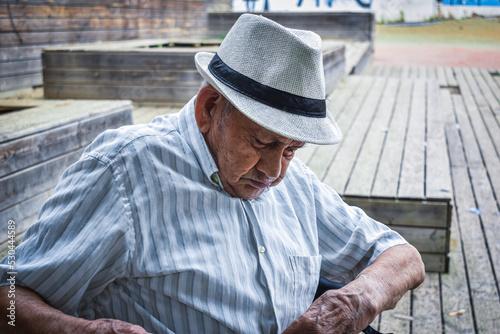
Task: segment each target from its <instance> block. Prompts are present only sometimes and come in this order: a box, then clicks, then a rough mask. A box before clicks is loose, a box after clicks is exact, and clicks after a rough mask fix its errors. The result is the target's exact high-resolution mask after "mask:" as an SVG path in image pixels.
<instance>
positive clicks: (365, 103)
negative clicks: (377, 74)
mask: <svg viewBox="0 0 500 334" xmlns="http://www.w3.org/2000/svg"><path fill="white" fill-rule="evenodd" d="M372 80H374V81H373V84H372V85H371V86H372V87H371V90H370V91H369V92H368V95H367V96H366V98H365V99H363V100H362V103H361V105H360V109H361V110H359V108H358V110H355V109H354V110H352V111H354V112H353V113H352V114H351V116H350V118H351V119H352V125H350V126H349V128H348V129H347V130H343V133H344V136H345V139H344V141H343V143H342V145H341V146H339V148H338V152H337V153H336V157H335V160H334V161H333V162H332V164H331V165H330V169H329V171H328V172H327V174H326V175H325V177H324V179H323V182H325V183H326V184H328V185H330V186H331V187H332V188H333V189H335V190H337V191H338V192H339V193H340V194H343V193H344V191H345V187H346V185H347V182H348V180H349V175H350V173H351V170H352V167H353V165H354V162H355V159H356V156H357V155H358V152H359V150H360V147H361V145H362V143H363V140H364V135H363V134H365V133H366V131H367V129H368V128H369V126H370V122H371V119H372V118H373V116H374V115H375V113H376V111H377V110H376V107H377V104H378V102H379V100H380V98H381V94H382V91H383V87H384V85H385V79H384V78H374V79H372V78H368V79H367V81H370V82H372ZM342 116H343V115H342Z"/></svg>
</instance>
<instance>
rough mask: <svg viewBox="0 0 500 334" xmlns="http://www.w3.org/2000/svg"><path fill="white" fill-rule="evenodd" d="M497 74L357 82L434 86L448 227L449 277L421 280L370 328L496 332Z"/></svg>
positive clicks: (400, 73) (405, 70) (386, 73)
mask: <svg viewBox="0 0 500 334" xmlns="http://www.w3.org/2000/svg"><path fill="white" fill-rule="evenodd" d="M498 73H499V71H498V69H493V70H491V69H476V68H440V67H422V66H419V67H417V66H413V67H371V68H367V69H366V71H365V72H364V75H365V76H375V77H378V78H380V77H385V78H388V77H392V78H398V79H408V78H413V80H416V79H417V78H418V79H435V80H437V81H438V82H439V85H440V89H439V98H440V101H441V108H442V111H443V113H444V114H443V115H444V125H445V138H446V149H447V155H448V158H449V162H450V163H449V166H448V171H449V176H450V177H451V181H452V204H453V210H452V220H451V244H450V246H451V247H450V253H449V256H450V263H449V272H448V273H446V274H444V273H427V277H426V280H425V282H424V284H423V285H422V286H421V287H420V288H418V289H417V290H415V291H413V292H411V293H408V294H407V295H406V296H405V297H404V298H403V300H402V301H401V302H400V303H399V304H398V306H397V307H396V309H395V310H392V311H387V312H384V313H382V314H381V316H380V317H379V319H378V320H377V323H376V324H375V325H376V326H377V327H378V328H379V329H380V330H381V331H382V332H393V333H398V334H399V333H415V334H420V333H500V298H499V297H500V293H499V288H500V286H499V282H498V277H499V275H500V243H499V242H498V240H499V239H500V206H499V198H500V154H499V152H500V103H499V101H500V78H499V76H498Z"/></svg>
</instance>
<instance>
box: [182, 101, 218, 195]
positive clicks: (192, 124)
mask: <svg viewBox="0 0 500 334" xmlns="http://www.w3.org/2000/svg"><path fill="white" fill-rule="evenodd" d="M195 100H196V96H195V97H193V98H192V99H191V100H190V101H189V102H188V103H187V104H186V105H185V106H184V108H182V110H181V111H180V112H179V116H180V131H181V133H186V134H187V135H186V136H184V139H185V140H186V142H187V143H188V145H189V147H190V148H191V150H192V151H193V152H194V155H195V157H196V159H197V160H198V163H199V164H200V167H201V169H202V171H203V174H205V176H206V177H207V179H208V180H209V181H210V183H211V184H212V185H213V186H214V187H215V188H217V189H223V187H222V184H221V182H220V178H219V175H218V172H219V169H218V168H217V165H216V164H215V160H214V158H213V157H212V154H211V153H210V150H209V149H208V146H207V144H206V142H205V138H204V137H203V135H202V133H201V131H200V129H199V128H198V125H197V124H196V119H195V116H194V104H195Z"/></svg>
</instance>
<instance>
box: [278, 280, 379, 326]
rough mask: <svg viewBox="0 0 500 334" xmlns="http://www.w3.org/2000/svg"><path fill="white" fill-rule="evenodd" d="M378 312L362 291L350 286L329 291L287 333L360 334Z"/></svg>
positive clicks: (292, 324)
mask: <svg viewBox="0 0 500 334" xmlns="http://www.w3.org/2000/svg"><path fill="white" fill-rule="evenodd" d="M376 316H377V312H376V308H375V306H374V305H372V303H371V302H370V301H369V300H367V299H366V298H363V296H362V294H361V293H359V292H357V291H354V290H353V289H350V288H348V286H346V287H344V288H342V289H339V290H329V291H327V292H325V293H324V294H323V295H322V296H321V297H320V298H318V299H317V300H316V301H315V302H314V303H313V304H312V305H311V307H309V309H308V310H307V311H306V312H305V313H304V314H302V315H301V316H300V317H299V318H298V319H296V320H295V321H294V322H292V323H291V324H290V326H289V327H288V328H287V329H286V330H285V331H284V332H283V334H293V333H318V334H319V333H321V334H323V333H325V334H326V333H328V334H330V333H331V334H345V333H354V334H358V333H360V332H361V331H362V330H363V329H365V328H366V327H367V326H368V325H369V324H370V323H371V322H372V321H373V319H375V317H376Z"/></svg>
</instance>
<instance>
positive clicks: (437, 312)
mask: <svg viewBox="0 0 500 334" xmlns="http://www.w3.org/2000/svg"><path fill="white" fill-rule="evenodd" d="M439 278H440V277H439V274H438V273H426V275H425V281H424V283H423V284H422V285H421V286H420V287H418V288H417V289H415V290H414V291H413V293H412V316H413V322H412V324H411V331H412V333H441V332H442V328H443V324H442V323H441V300H440V295H441V287H440V281H439Z"/></svg>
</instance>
